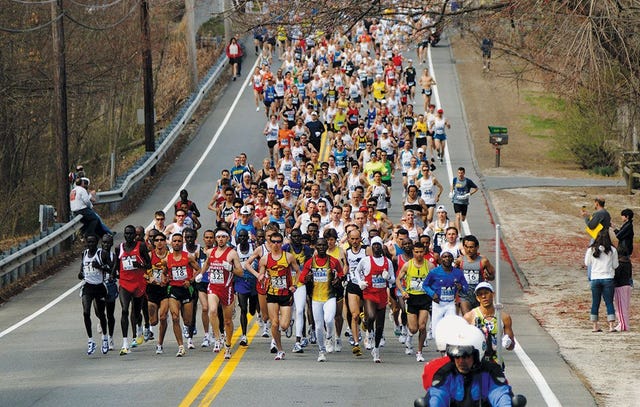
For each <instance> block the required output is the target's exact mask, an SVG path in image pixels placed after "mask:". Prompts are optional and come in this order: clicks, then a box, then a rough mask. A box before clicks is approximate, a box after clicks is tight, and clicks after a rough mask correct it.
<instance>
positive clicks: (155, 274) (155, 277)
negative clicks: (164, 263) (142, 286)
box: [151, 269, 162, 284]
mask: <svg viewBox="0 0 640 407" xmlns="http://www.w3.org/2000/svg"><path fill="white" fill-rule="evenodd" d="M151 280H152V281H154V282H156V283H158V284H159V283H161V282H162V269H151Z"/></svg>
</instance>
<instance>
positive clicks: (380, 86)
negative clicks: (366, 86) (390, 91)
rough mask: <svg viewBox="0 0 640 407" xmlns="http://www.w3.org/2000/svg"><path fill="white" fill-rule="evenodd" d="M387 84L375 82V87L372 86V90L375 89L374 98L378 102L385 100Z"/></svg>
mask: <svg viewBox="0 0 640 407" xmlns="http://www.w3.org/2000/svg"><path fill="white" fill-rule="evenodd" d="M385 86H386V85H385V83H384V82H374V83H373V85H371V87H372V89H373V92H372V93H373V97H374V98H375V99H376V100H377V101H380V100H382V99H384V90H385Z"/></svg>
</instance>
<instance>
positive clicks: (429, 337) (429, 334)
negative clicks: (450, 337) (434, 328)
mask: <svg viewBox="0 0 640 407" xmlns="http://www.w3.org/2000/svg"><path fill="white" fill-rule="evenodd" d="M431 339H433V333H431V326H429V330H427V340H431ZM425 342H426V341H425Z"/></svg>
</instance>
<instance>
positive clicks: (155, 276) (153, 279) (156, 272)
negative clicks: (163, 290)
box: [147, 250, 169, 285]
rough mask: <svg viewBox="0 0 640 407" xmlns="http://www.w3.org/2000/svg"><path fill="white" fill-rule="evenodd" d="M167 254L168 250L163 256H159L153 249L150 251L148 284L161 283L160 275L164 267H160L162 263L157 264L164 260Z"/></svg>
mask: <svg viewBox="0 0 640 407" xmlns="http://www.w3.org/2000/svg"><path fill="white" fill-rule="evenodd" d="M168 255H169V252H166V253H165V254H164V256H163V257H160V256H158V253H156V251H155V250H153V251H152V252H151V269H150V270H149V272H148V273H147V276H148V282H149V284H155V285H160V284H162V275H163V274H164V268H163V267H162V265H160V266H158V264H159V263H162V260H166V259H167V256H168Z"/></svg>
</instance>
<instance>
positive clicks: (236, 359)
mask: <svg viewBox="0 0 640 407" xmlns="http://www.w3.org/2000/svg"><path fill="white" fill-rule="evenodd" d="M258 329H259V325H258V324H257V323H256V324H253V326H252V327H251V329H249V332H247V341H248V344H249V345H251V342H253V338H254V337H255V336H256V333H258ZM248 348H249V347H248V346H242V347H238V350H237V352H236V353H235V354H233V355H231V359H230V360H229V362H227V364H226V365H225V366H224V368H223V369H222V371H221V372H220V374H219V375H218V377H217V378H216V379H215V381H214V382H213V385H212V386H211V388H210V389H209V391H208V392H207V393H206V394H205V395H204V398H203V399H202V401H201V402H200V404H199V406H209V405H211V403H213V400H214V399H215V398H216V397H217V396H218V394H219V393H220V391H222V388H223V387H224V385H225V384H226V383H227V381H228V380H229V379H230V378H231V375H232V374H233V371H234V370H236V367H237V366H238V363H240V360H241V359H242V356H243V355H244V353H245V352H246V351H247V349H248Z"/></svg>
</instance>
